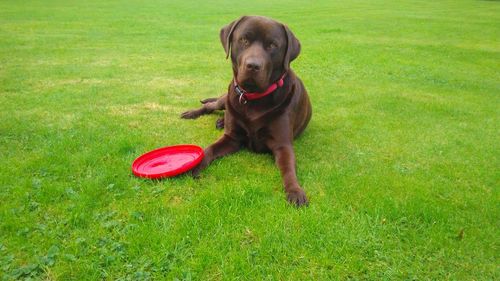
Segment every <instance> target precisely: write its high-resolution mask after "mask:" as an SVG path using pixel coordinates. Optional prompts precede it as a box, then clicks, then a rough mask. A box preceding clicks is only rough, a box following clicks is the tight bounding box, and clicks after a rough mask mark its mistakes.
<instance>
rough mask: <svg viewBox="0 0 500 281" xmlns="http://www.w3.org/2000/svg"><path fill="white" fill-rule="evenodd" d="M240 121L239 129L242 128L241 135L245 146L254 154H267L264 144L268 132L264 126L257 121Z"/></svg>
mask: <svg viewBox="0 0 500 281" xmlns="http://www.w3.org/2000/svg"><path fill="white" fill-rule="evenodd" d="M245 121H247V120H241V121H240V122H238V123H240V127H241V128H242V130H241V133H242V134H244V135H243V136H242V137H243V139H244V143H245V146H246V147H247V148H248V149H250V150H252V151H255V152H267V151H269V149H268V148H267V145H266V142H267V140H268V138H269V130H268V128H267V126H265V124H261V123H260V122H257V121H255V120H254V121H253V122H252V121H250V120H248V121H247V122H245Z"/></svg>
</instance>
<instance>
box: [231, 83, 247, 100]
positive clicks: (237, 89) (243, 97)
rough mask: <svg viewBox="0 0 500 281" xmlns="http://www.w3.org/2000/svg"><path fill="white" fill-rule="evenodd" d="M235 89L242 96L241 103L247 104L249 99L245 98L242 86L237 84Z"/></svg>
mask: <svg viewBox="0 0 500 281" xmlns="http://www.w3.org/2000/svg"><path fill="white" fill-rule="evenodd" d="M234 90H235V91H236V94H237V95H238V96H240V98H239V101H240V103H241V104H246V103H247V102H248V101H247V99H246V98H245V91H243V90H242V89H241V88H240V86H238V85H236V86H235V87H234Z"/></svg>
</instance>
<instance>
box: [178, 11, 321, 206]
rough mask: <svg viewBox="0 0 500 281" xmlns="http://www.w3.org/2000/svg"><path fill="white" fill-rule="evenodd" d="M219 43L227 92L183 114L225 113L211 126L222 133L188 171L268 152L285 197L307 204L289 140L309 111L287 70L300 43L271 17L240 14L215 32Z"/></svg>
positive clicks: (305, 122) (298, 85) (299, 84)
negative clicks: (226, 62)
mask: <svg viewBox="0 0 500 281" xmlns="http://www.w3.org/2000/svg"><path fill="white" fill-rule="evenodd" d="M220 41H221V43H222V46H223V47H224V50H225V52H226V59H227V58H229V57H231V62H232V69H233V79H232V81H231V82H230V83H229V87H228V90H227V93H226V94H224V95H222V96H220V97H219V98H209V99H206V100H203V101H201V103H202V107H201V108H198V109H195V110H190V111H186V112H184V113H182V114H181V117H182V118H185V119H194V118H198V117H199V116H201V115H203V114H208V113H211V112H213V111H214V110H225V112H224V118H223V120H218V121H217V127H220V128H222V127H223V128H224V135H223V136H222V137H221V138H220V139H219V140H217V141H216V142H215V143H213V144H212V145H210V146H208V147H207V148H205V150H204V152H205V157H204V158H203V160H202V162H201V163H200V164H199V165H198V166H197V167H196V168H195V169H194V170H193V176H195V177H197V176H198V175H199V173H200V171H201V170H203V169H204V168H206V167H207V166H208V165H209V164H210V163H211V162H212V161H213V160H215V159H216V158H219V157H222V156H224V155H228V154H231V153H235V152H237V151H238V150H240V149H241V148H242V147H246V148H248V149H249V150H252V151H254V152H259V153H260V152H271V153H272V154H273V155H274V158H275V162H276V165H277V166H278V168H279V170H280V172H281V176H282V179H283V185H284V189H285V192H286V195H287V199H288V201H289V202H290V203H292V204H295V205H296V206H302V205H308V199H307V197H306V194H305V192H304V190H303V189H302V188H301V187H300V185H299V183H298V180H297V176H296V171H295V168H296V165H295V155H294V151H293V140H294V139H295V138H297V137H298V136H299V135H300V134H301V133H302V132H303V131H304V129H305V128H306V127H307V125H308V123H309V121H310V119H311V115H312V107H311V103H310V100H309V96H308V94H307V91H306V89H305V87H304V84H303V83H302V81H301V80H300V79H299V78H298V77H297V76H296V75H295V73H294V72H293V71H292V69H291V68H290V63H291V62H292V61H293V60H294V59H296V58H297V56H298V55H299V53H300V49H301V46H300V42H299V40H298V39H297V38H296V37H295V35H294V34H293V33H292V31H290V29H289V28H288V27H287V26H286V25H284V24H282V23H279V22H277V21H275V20H273V19H270V18H267V17H262V16H243V17H241V18H240V19H238V20H235V21H233V22H231V23H230V24H228V25H226V26H224V27H223V28H222V29H221V30H220Z"/></svg>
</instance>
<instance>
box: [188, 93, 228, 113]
mask: <svg viewBox="0 0 500 281" xmlns="http://www.w3.org/2000/svg"><path fill="white" fill-rule="evenodd" d="M226 98H227V94H224V95H222V96H220V97H219V98H208V99H204V100H201V101H200V102H201V103H202V106H201V107H200V108H198V109H193V110H188V111H186V112H183V113H182V114H181V118H183V119H196V118H198V117H200V116H201V115H204V114H209V113H212V112H213V111H214V110H224V109H226Z"/></svg>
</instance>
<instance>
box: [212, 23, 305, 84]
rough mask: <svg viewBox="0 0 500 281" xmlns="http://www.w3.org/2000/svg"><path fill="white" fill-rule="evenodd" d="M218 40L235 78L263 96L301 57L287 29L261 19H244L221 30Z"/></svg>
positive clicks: (292, 36) (298, 44)
mask: <svg viewBox="0 0 500 281" xmlns="http://www.w3.org/2000/svg"><path fill="white" fill-rule="evenodd" d="M220 40H221V42H222V46H224V50H225V51H226V57H229V56H231V61H232V63H233V72H234V77H236V79H237V81H238V83H239V84H240V85H241V86H243V88H244V89H245V90H247V91H249V92H262V91H264V90H265V89H266V88H267V87H269V85H270V84H272V83H274V82H275V81H276V80H278V79H279V77H280V76H281V75H282V74H283V73H285V72H286V71H288V69H289V68H290V62H291V61H293V60H294V59H295V58H296V57H297V56H298V55H299V53H300V43H299V41H298V40H297V38H295V36H294V35H293V33H292V32H291V31H290V29H289V28H288V27H287V26H286V25H284V24H281V23H279V22H276V21H274V20H272V19H269V18H266V17H260V16H243V17H241V18H240V19H238V20H235V21H233V22H232V23H230V24H228V25H226V26H224V27H223V28H222V29H221V31H220Z"/></svg>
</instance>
